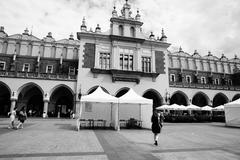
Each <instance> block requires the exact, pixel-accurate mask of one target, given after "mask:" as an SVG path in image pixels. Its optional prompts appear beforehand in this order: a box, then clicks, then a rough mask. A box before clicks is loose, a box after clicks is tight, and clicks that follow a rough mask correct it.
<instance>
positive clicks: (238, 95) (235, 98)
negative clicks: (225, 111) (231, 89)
mask: <svg viewBox="0 0 240 160" xmlns="http://www.w3.org/2000/svg"><path fill="white" fill-rule="evenodd" d="M239 98H240V94H235V95H234V96H233V98H232V101H235V100H237V99H239Z"/></svg>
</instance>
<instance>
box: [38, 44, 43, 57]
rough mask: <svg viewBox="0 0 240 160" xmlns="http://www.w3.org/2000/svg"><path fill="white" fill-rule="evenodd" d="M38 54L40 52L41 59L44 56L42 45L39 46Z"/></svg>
mask: <svg viewBox="0 0 240 160" xmlns="http://www.w3.org/2000/svg"><path fill="white" fill-rule="evenodd" d="M39 52H40V55H41V57H43V55H44V45H43V44H41V45H40V47H39Z"/></svg>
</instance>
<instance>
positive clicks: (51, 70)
mask: <svg viewBox="0 0 240 160" xmlns="http://www.w3.org/2000/svg"><path fill="white" fill-rule="evenodd" d="M46 73H53V65H47V67H46Z"/></svg>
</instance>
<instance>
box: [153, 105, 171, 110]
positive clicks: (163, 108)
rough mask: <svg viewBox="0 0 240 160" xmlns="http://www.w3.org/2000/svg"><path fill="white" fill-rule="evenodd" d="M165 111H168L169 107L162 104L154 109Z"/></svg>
mask: <svg viewBox="0 0 240 160" xmlns="http://www.w3.org/2000/svg"><path fill="white" fill-rule="evenodd" d="M165 109H170V106H169V105H167V104H164V105H161V106H159V107H156V110H165Z"/></svg>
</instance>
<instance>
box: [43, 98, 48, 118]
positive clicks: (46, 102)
mask: <svg viewBox="0 0 240 160" xmlns="http://www.w3.org/2000/svg"><path fill="white" fill-rule="evenodd" d="M48 103H49V101H48V100H45V101H44V108H43V118H47V117H48Z"/></svg>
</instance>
